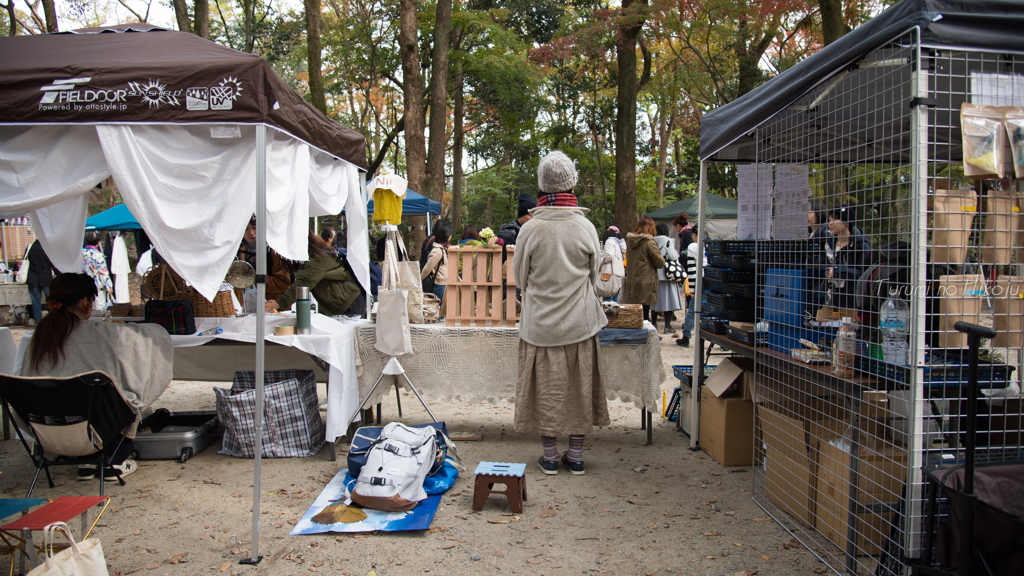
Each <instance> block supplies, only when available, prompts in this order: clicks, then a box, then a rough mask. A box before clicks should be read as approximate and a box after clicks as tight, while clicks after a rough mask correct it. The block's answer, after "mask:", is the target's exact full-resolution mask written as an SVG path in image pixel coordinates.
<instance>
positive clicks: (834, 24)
mask: <svg viewBox="0 0 1024 576" xmlns="http://www.w3.org/2000/svg"><path fill="white" fill-rule="evenodd" d="M818 10H819V11H820V12H821V35H822V37H823V38H824V40H825V46H828V45H829V44H831V43H833V42H835V41H836V40H839V39H840V38H842V36H843V34H846V23H845V22H843V3H842V0H818Z"/></svg>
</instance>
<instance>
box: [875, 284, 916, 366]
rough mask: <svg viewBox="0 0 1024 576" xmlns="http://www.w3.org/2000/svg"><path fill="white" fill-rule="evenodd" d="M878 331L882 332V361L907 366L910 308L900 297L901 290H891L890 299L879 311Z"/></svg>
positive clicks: (893, 288)
mask: <svg viewBox="0 0 1024 576" xmlns="http://www.w3.org/2000/svg"><path fill="white" fill-rule="evenodd" d="M878 329H879V330H880V331H881V332H882V359H883V360H885V362H887V363H889V364H895V365H896V366H906V365H907V364H908V359H907V351H908V348H909V345H908V342H907V337H908V335H909V334H910V307H909V306H907V303H906V302H904V301H903V299H902V298H900V297H899V288H896V287H895V286H894V287H891V288H889V297H888V298H886V299H885V301H884V302H882V306H881V308H880V309H879V310H878Z"/></svg>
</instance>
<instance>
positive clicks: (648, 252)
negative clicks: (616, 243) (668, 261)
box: [626, 216, 665, 324]
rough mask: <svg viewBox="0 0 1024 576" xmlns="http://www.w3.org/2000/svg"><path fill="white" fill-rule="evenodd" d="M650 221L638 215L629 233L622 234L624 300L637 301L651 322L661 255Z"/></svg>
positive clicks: (645, 316)
mask: <svg viewBox="0 0 1024 576" xmlns="http://www.w3.org/2000/svg"><path fill="white" fill-rule="evenodd" d="M656 232H657V230H655V228H654V220H652V219H651V217H650V216H641V217H640V221H639V222H637V223H636V228H634V229H633V232H630V233H628V234H626V302H628V303H630V304H641V305H643V310H644V320H650V322H651V324H654V315H652V314H651V306H654V305H655V304H657V303H658V270H659V269H661V268H664V267H665V258H664V257H663V256H662V255H661V250H659V249H658V243H657V242H655V241H654V234H655V233H656Z"/></svg>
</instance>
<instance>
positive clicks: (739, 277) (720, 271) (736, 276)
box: [704, 266, 754, 283]
mask: <svg viewBox="0 0 1024 576" xmlns="http://www.w3.org/2000/svg"><path fill="white" fill-rule="evenodd" d="M704 277H705V278H710V279H712V280H718V281H719V282H729V283H753V282H754V271H753V270H736V269H733V268H715V267H714V266H705V267H704Z"/></svg>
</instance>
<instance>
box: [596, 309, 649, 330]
mask: <svg viewBox="0 0 1024 576" xmlns="http://www.w3.org/2000/svg"><path fill="white" fill-rule="evenodd" d="M604 313H605V316H607V317H608V325H607V326H605V328H632V329H637V328H642V327H643V325H644V309H643V306H641V305H640V304H619V307H618V308H616V307H614V306H611V307H608V308H605V310H604Z"/></svg>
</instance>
